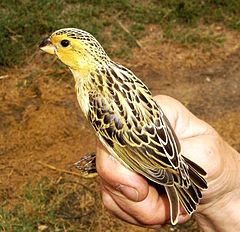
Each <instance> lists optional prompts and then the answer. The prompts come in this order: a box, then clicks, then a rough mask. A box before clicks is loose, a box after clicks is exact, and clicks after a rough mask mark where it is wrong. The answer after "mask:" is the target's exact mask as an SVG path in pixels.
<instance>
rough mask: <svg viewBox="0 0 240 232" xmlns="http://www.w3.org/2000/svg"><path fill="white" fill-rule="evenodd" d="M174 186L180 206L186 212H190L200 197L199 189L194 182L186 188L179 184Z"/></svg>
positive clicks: (194, 208)
mask: <svg viewBox="0 0 240 232" xmlns="http://www.w3.org/2000/svg"><path fill="white" fill-rule="evenodd" d="M175 187H176V192H177V194H178V197H179V201H180V202H181V204H182V206H183V207H184V209H185V210H186V211H187V213H188V214H192V213H193V211H194V210H196V207H197V205H198V204H199V202H200V199H201V197H202V194H201V192H200V190H199V189H198V187H196V186H195V185H194V184H192V185H190V186H189V187H188V188H187V189H185V188H182V187H180V186H175Z"/></svg>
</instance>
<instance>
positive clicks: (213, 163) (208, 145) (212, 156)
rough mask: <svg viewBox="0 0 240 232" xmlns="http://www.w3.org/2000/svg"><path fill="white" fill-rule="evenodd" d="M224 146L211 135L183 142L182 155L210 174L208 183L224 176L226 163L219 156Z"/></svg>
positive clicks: (217, 138)
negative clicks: (223, 171)
mask: <svg viewBox="0 0 240 232" xmlns="http://www.w3.org/2000/svg"><path fill="white" fill-rule="evenodd" d="M222 146H223V144H222V140H221V139H219V137H214V136H211V135H200V136H198V137H193V138H188V139H184V140H181V147H182V154H184V156H186V157H187V158H188V159H190V160H192V161H193V162H195V163H196V164H198V165H199V166H200V167H202V168H203V169H204V170H205V171H206V172H207V173H208V176H207V179H208V181H210V180H212V179H216V178H217V177H218V176H220V175H221V174H222V170H223V166H224V161H223V159H222V157H221V156H220V155H219V154H220V153H221V149H222ZM222 150H223V149H222Z"/></svg>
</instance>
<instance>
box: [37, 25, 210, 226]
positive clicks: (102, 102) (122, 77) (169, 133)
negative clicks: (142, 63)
mask: <svg viewBox="0 0 240 232" xmlns="http://www.w3.org/2000/svg"><path fill="white" fill-rule="evenodd" d="M39 48H40V49H41V50H43V51H44V52H46V53H49V54H52V55H56V56H57V57H58V59H59V60H60V61H61V62H62V63H64V64H65V65H66V66H67V67H68V68H69V69H70V70H71V72H72V74H73V77H74V80H75V91H76V95H77V100H78V103H79V105H80V108H81V110H82V112H83V114H84V116H85V117H86V118H87V120H88V121H89V122H90V124H91V125H92V127H93V129H94V130H95V132H96V135H97V137H98V138H99V140H100V141H101V143H102V144H103V145H104V147H105V148H106V149H107V151H108V152H109V153H110V154H111V155H112V156H113V157H114V158H115V159H116V160H118V161H119V162H120V163H121V164H122V165H124V166H125V167H126V168H128V169H130V170H132V171H134V172H136V173H138V174H139V175H142V176H144V177H145V178H146V179H147V180H148V181H149V182H150V183H153V185H154V186H159V187H160V188H163V187H164V189H165V192H166V194H167V197H168V200H169V206H170V221H171V223H172V224H173V225H176V224H177V223H178V216H179V213H180V204H181V205H182V207H183V208H184V209H185V211H186V212H187V213H188V214H189V215H191V214H192V213H193V212H194V211H195V210H196V207H197V205H199V203H200V200H201V198H202V191H203V190H205V189H207V187H208V186H207V181H206V178H205V177H206V175H207V173H206V171H205V170H204V169H203V168H202V167H200V166H199V165H197V164H196V163H194V162H193V161H191V160H190V159H188V158H186V157H185V156H184V154H182V153H181V146H180V142H179V140H178V138H177V136H176V134H175V132H174V130H173V128H172V127H171V125H170V123H169V121H168V119H167V117H166V116H165V114H164V112H163V110H162V109H161V107H160V106H159V104H157V103H156V102H155V100H154V99H153V96H152V94H151V92H150V90H149V89H148V87H147V86H146V85H145V84H144V83H143V82H142V81H141V80H140V79H139V78H138V77H137V76H136V75H135V74H134V73H133V72H132V71H131V70H130V69H128V68H126V67H124V66H123V65H121V64H119V63H117V62H114V61H113V60H112V59H111V58H110V57H109V56H108V55H107V53H106V52H105V50H104V49H103V47H102V46H101V44H100V43H99V42H98V41H97V39H96V38H95V37H94V36H93V35H92V34H90V33H89V32H87V31H84V30H81V29H77V28H63V29H59V30H57V31H55V32H53V33H52V34H51V35H50V36H49V37H47V38H45V39H43V40H42V42H41V43H40V45H39ZM82 161H86V163H85V165H86V171H87V170H88V169H89V170H95V169H96V168H95V162H96V160H95V156H94V155H93V154H91V155H89V156H86V157H83V159H82V160H81V162H82ZM81 162H80V163H78V165H80V164H81ZM109 168H111V167H109ZM90 172H91V171H90Z"/></svg>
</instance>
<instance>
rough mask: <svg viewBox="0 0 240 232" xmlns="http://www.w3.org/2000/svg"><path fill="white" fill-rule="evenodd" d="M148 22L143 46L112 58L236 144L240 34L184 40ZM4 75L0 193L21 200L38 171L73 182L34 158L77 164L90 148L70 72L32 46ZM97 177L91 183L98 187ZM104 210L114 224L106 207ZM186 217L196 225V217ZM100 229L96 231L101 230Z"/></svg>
mask: <svg viewBox="0 0 240 232" xmlns="http://www.w3.org/2000/svg"><path fill="white" fill-rule="evenodd" d="M150 29H151V35H150V36H149V37H146V38H145V39H143V40H142V41H140V42H141V44H142V46H143V48H144V49H140V48H136V49H135V50H134V51H133V58H132V59H130V60H127V61H122V60H118V62H121V63H122V64H124V65H126V66H127V67H129V68H130V69H132V70H133V71H134V72H135V74H136V75H137V76H139V77H140V78H141V79H142V80H143V81H144V82H145V83H146V84H147V85H148V86H149V88H150V89H151V91H152V92H153V94H154V95H156V94H166V95H170V96H172V97H174V98H176V99H178V100H180V101H181V102H183V103H184V105H186V106H187V107H188V108H189V109H190V110H191V111H192V112H193V113H194V114H196V115H197V116H199V117H201V118H202V119H204V120H206V121H207V122H209V123H210V124H211V125H213V126H214V127H215V128H216V129H217V130H218V132H219V133H220V134H221V135H222V136H223V137H224V138H225V139H226V141H228V142H229V143H230V144H231V145H232V146H233V147H235V148H236V149H238V150H240V144H239V141H240V140H239V137H240V127H239V125H240V124H239V118H240V44H239V41H240V40H239V38H240V34H239V33H236V32H232V31H222V33H224V34H225V35H226V42H225V43H224V44H223V46H215V45H211V46H207V45H206V46H205V45H204V46H203V45H201V46H199V47H184V46H181V45H178V44H174V43H169V42H163V43H162V42H161V40H160V39H158V38H161V32H158V30H157V29H156V28H154V27H152V28H150ZM218 30H219V28H218ZM222 30H223V29H222ZM153 40H154V41H156V43H155V44H152V42H151V41H153ZM147 53H148V54H147ZM2 75H7V76H1V77H2V78H1V79H0V88H1V89H0V102H1V104H0V199H1V200H6V199H7V201H8V204H9V205H14V204H15V203H16V202H18V201H20V200H21V197H20V193H21V191H22V189H23V188H24V186H26V183H28V182H31V183H32V182H37V181H38V180H40V179H41V177H43V176H48V177H49V178H50V179H51V180H56V184H58V182H57V180H59V178H60V177H61V178H63V177H64V181H65V182H68V181H69V183H71V180H72V179H75V180H76V179H78V181H79V178H78V177H73V176H72V175H67V174H63V173H61V172H58V171H54V170H51V169H49V168H47V167H45V166H44V165H42V164H41V163H39V161H40V162H42V163H44V164H49V165H52V166H54V167H56V168H57V169H65V170H72V171H76V170H74V169H73V167H72V164H73V163H74V162H76V161H77V160H78V159H79V157H81V156H82V155H84V154H86V153H88V152H92V151H94V150H95V136H94V134H93V131H92V130H91V128H90V127H89V125H88V124H87V122H86V121H85V119H84V117H83V115H82V113H81V112H80V109H79V106H78V103H77V100H76V96H75V93H74V83H73V80H72V77H71V74H70V72H68V70H66V68H65V67H62V66H60V65H59V64H56V61H54V62H53V60H52V57H49V56H46V55H44V54H42V53H41V52H38V51H37V52H36V53H35V54H34V55H33V56H32V58H31V60H28V64H27V65H25V66H24V67H23V68H17V69H16V68H15V69H12V70H7V71H6V72H5V73H2ZM92 181H93V182H94V180H91V181H90V180H89V181H87V184H89V185H90V183H91V182H92ZM80 182H81V181H80ZM83 182H84V181H83ZM84 183H86V182H84ZM95 183H96V184H95V186H94V188H96V189H97V190H99V184H98V182H95ZM70 185H71V184H70ZM97 190H96V191H97ZM106 217H108V218H110V219H109V220H108V221H110V222H111V220H112V221H114V222H115V223H116V220H115V219H113V218H112V217H110V216H109V215H108V214H107V216H106ZM104 218H105V217H103V218H102V219H101V220H102V224H103V225H104V220H105V219H104ZM117 223H118V228H117V229H115V230H114V229H111V230H109V231H123V229H124V228H128V231H143V230H144V231H145V230H147V229H141V228H138V227H134V226H130V227H129V226H128V225H127V224H125V223H122V222H120V221H118V220H117ZM189 224H190V225H191V228H192V231H196V225H195V224H194V222H190V223H189ZM126 226H127V227H126ZM104 228H105V227H104V226H102V227H98V229H95V230H94V231H107V230H105V229H104ZM109 228H110V227H109ZM109 228H108V229H109ZM188 228H190V227H189V225H188V226H179V227H175V228H172V227H171V228H170V227H167V228H166V230H170V231H189V229H188ZM149 231H150V230H149Z"/></svg>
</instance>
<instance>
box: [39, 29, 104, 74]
mask: <svg viewBox="0 0 240 232" xmlns="http://www.w3.org/2000/svg"><path fill="white" fill-rule="evenodd" d="M39 48H40V49H41V50H43V51H45V52H47V53H49V54H53V55H54V54H55V55H57V57H58V58H59V59H60V60H61V61H62V62H63V63H64V64H66V65H67V66H68V67H69V68H70V69H72V70H78V71H84V70H87V69H91V68H93V67H96V66H99V65H102V64H103V63H104V62H108V61H109V58H108V56H107V54H106V53H105V51H104V49H103V48H102V46H101V45H100V44H99V42H98V41H97V40H96V39H95V38H94V37H93V36H92V35H91V34H90V33H88V32H86V31H83V30H80V29H76V28H64V29H60V30H58V31H55V32H54V33H53V34H52V35H51V36H50V37H48V38H45V39H44V40H43V41H42V42H41V44H40V45H39Z"/></svg>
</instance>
